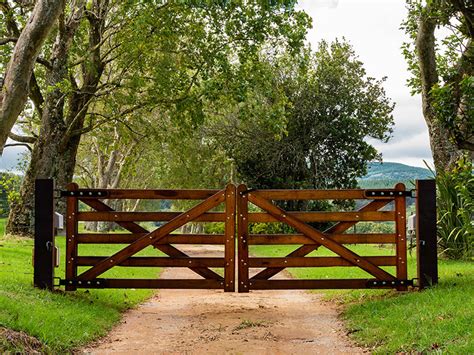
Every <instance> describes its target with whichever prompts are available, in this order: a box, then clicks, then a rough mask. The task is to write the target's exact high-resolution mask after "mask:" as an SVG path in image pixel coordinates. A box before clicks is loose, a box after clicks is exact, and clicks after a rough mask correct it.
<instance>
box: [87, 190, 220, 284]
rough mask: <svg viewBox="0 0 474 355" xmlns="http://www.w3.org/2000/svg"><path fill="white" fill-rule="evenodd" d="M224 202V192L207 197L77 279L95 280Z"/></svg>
mask: <svg viewBox="0 0 474 355" xmlns="http://www.w3.org/2000/svg"><path fill="white" fill-rule="evenodd" d="M224 200H225V190H221V191H219V192H217V193H216V194H214V195H212V196H211V197H209V198H208V199H206V200H204V201H202V202H201V203H199V204H197V205H196V206H194V207H193V208H191V209H190V210H188V211H186V212H183V213H181V214H180V215H179V216H177V217H175V218H173V219H172V220H170V221H169V222H168V223H166V224H164V225H162V226H161V227H159V228H157V229H156V230H154V231H152V232H150V233H148V234H146V235H144V236H143V237H141V238H139V239H137V240H136V241H135V242H133V243H131V244H130V245H128V246H127V247H125V248H124V249H122V250H120V251H119V252H117V253H115V254H114V255H112V256H110V257H108V258H106V259H103V260H102V261H100V262H99V263H97V264H96V265H94V266H93V267H91V268H90V269H89V270H87V271H85V272H84V273H82V274H81V275H79V276H78V279H79V280H90V279H94V278H96V277H97V276H99V275H101V274H102V273H104V272H105V271H107V270H109V269H111V268H112V267H114V266H116V265H118V264H119V263H121V262H122V261H124V260H125V259H127V258H129V257H130V256H132V255H134V254H136V253H138V252H139V251H141V250H143V249H145V248H146V247H147V246H149V245H153V244H155V243H156V242H158V241H159V240H160V239H162V238H164V237H166V236H167V235H168V234H170V233H171V232H173V231H174V230H176V229H177V228H180V227H181V226H183V225H184V224H186V223H188V222H190V221H192V220H194V219H196V218H197V217H199V216H200V215H202V214H203V213H205V212H206V211H208V210H210V209H212V208H214V207H216V206H218V205H219V204H221V203H222V202H224Z"/></svg>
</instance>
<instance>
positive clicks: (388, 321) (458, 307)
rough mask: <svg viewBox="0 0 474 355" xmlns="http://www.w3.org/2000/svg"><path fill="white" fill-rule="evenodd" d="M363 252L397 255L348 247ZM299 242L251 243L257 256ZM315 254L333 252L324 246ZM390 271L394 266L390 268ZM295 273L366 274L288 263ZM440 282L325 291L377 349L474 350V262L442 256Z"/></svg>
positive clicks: (358, 335)
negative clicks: (399, 288)
mask: <svg viewBox="0 0 474 355" xmlns="http://www.w3.org/2000/svg"><path fill="white" fill-rule="evenodd" d="M350 248H351V249H352V250H353V251H355V252H356V253H359V254H360V255H393V250H390V249H388V248H379V247H377V246H370V245H358V246H351V247H350ZM294 249H295V246H286V245H283V246H276V247H275V246H251V247H250V252H251V253H252V254H253V255H258V256H270V257H276V256H284V255H287V254H289V253H290V252H291V251H293V250H294ZM310 255H312V256H316V255H318V256H322V255H324V256H326V255H333V254H332V253H331V252H330V251H327V250H323V248H321V250H319V251H317V252H313V253H312V254H310ZM386 269H387V271H392V272H393V268H390V267H388V268H386ZM288 271H289V272H290V274H291V275H292V276H293V277H295V278H301V279H304V278H307V279H321V278H356V277H360V278H363V277H367V276H368V275H367V274H366V273H365V272H363V271H361V270H359V269H356V268H351V267H349V268H348V267H333V268H289V269H288ZM408 271H409V277H410V278H412V277H416V260H415V258H414V256H410V257H409V260H408ZM439 276H440V282H439V284H438V285H437V286H435V287H433V288H431V289H427V290H424V291H422V292H417V291H410V292H404V293H399V292H396V291H387V290H330V291H325V292H324V295H325V296H324V297H325V298H326V299H328V300H332V301H335V302H337V303H338V304H340V305H342V306H343V312H342V317H343V319H344V320H345V324H346V327H347V329H348V333H349V334H350V336H351V337H352V338H353V339H354V340H355V341H356V342H358V343H359V344H361V345H363V346H365V347H368V348H371V349H372V350H373V352H374V353H380V354H387V353H388V354H392V353H405V352H406V353H413V352H416V353H418V352H419V353H427V352H440V353H441V352H447V353H453V354H474V262H472V261H450V260H440V261H439Z"/></svg>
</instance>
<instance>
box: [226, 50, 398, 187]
mask: <svg viewBox="0 0 474 355" xmlns="http://www.w3.org/2000/svg"><path fill="white" fill-rule="evenodd" d="M276 67H277V70H279V71H280V72H281V73H280V77H279V78H276V79H275V80H276V82H275V83H274V84H273V85H278V86H280V87H282V88H283V90H284V92H285V93H286V96H287V98H288V105H287V109H286V112H287V124H286V128H285V130H286V133H284V134H282V135H280V136H277V135H275V131H274V130H273V129H269V127H268V125H266V124H260V123H255V121H245V122H242V121H234V127H233V128H232V129H233V130H234V132H235V134H236V135H237V136H238V137H239V140H237V141H235V144H230V145H227V149H228V150H229V154H230V155H231V156H232V157H233V158H234V161H235V164H236V166H237V171H238V173H239V175H240V176H241V179H243V180H244V181H245V182H246V183H248V184H249V186H251V187H255V188H353V187H355V186H357V180H356V178H357V177H359V176H361V175H363V174H364V173H365V172H366V167H367V162H368V161H370V160H373V159H376V158H378V153H377V150H376V149H375V148H374V147H373V146H372V145H371V144H370V143H369V142H368V141H367V139H368V138H375V139H379V140H382V141H386V140H387V139H388V138H389V137H390V133H391V125H392V123H393V122H392V121H393V119H392V115H391V112H392V109H393V104H392V103H391V102H390V100H389V99H388V98H387V97H386V96H385V92H384V89H383V87H382V80H380V81H379V80H375V79H373V78H370V77H367V76H366V72H365V70H364V68H363V64H362V63H361V62H360V61H359V60H358V59H357V56H356V55H355V53H354V51H353V49H352V48H351V46H350V45H349V44H348V43H347V42H345V41H335V42H333V43H331V44H328V43H327V42H325V41H323V42H321V43H320V45H319V47H318V49H317V51H315V52H314V53H308V54H307V55H306V56H305V57H303V58H302V59H301V61H300V62H295V61H294V60H286V61H283V62H282V63H278V62H277V63H276ZM230 122H232V121H230Z"/></svg>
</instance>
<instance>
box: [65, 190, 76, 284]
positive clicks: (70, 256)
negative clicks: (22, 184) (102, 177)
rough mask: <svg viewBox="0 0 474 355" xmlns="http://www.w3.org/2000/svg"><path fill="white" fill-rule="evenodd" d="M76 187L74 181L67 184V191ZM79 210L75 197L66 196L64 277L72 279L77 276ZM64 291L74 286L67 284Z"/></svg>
mask: <svg viewBox="0 0 474 355" xmlns="http://www.w3.org/2000/svg"><path fill="white" fill-rule="evenodd" d="M77 189H78V185H77V184H76V183H70V184H68V185H67V190H68V191H75V190H77ZM78 210H79V205H78V200H77V198H75V197H68V198H66V217H65V218H66V257H65V261H66V278H67V279H74V278H75V277H76V276H77V265H76V261H77V241H76V238H77V229H78V228H77V214H78ZM65 289H66V291H75V290H76V287H75V286H71V285H67V286H66V288H65Z"/></svg>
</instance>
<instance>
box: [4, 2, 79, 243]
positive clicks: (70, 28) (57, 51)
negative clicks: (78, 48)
mask: <svg viewBox="0 0 474 355" xmlns="http://www.w3.org/2000/svg"><path fill="white" fill-rule="evenodd" d="M80 11H81V10H80ZM80 11H79V12H74V13H73V14H72V15H71V17H70V18H69V19H68V21H67V23H61V24H60V26H59V27H60V29H59V31H58V36H57V38H56V41H55V43H54V46H53V51H52V56H51V57H52V60H51V63H52V68H51V70H50V71H49V73H48V86H49V87H53V88H54V89H52V90H51V91H50V92H49V94H48V95H47V96H46V100H45V103H44V109H43V115H42V117H41V128H40V132H39V135H38V139H37V141H36V144H35V145H34V147H33V150H32V153H31V159H30V163H29V165H28V169H27V171H26V174H25V178H24V179H23V183H22V185H21V189H20V199H19V202H17V203H16V204H14V205H13V206H12V209H11V210H10V215H9V218H8V224H7V227H6V231H7V233H9V234H15V235H24V236H32V235H33V233H34V210H33V208H34V184H35V180H36V179H37V178H55V179H56V187H57V188H64V187H65V184H66V183H68V182H70V181H71V180H72V176H73V173H74V166H75V155H76V153H77V146H78V144H79V140H80V136H79V137H71V138H70V139H68V140H67V141H65V136H66V132H67V131H68V129H67V128H68V126H67V124H66V121H65V120H64V106H65V95H64V93H63V92H62V91H61V89H60V88H59V87H58V85H57V84H59V83H61V82H62V81H63V80H66V79H67V78H68V67H67V63H68V57H69V55H68V54H69V49H70V46H71V42H72V38H73V36H74V33H75V31H76V29H77V27H78V25H79V21H80V17H81V13H80ZM61 21H64V16H62V17H61ZM77 100H78V98H77V97H76V95H74V94H73V95H72V97H71V98H70V99H69V100H68V106H69V109H70V111H69V116H70V115H72V114H74V113H73V112H72V111H71V109H73V108H74V107H78V105H77V103H76V102H75V101H77ZM58 202H59V204H58V206H57V207H58V212H59V213H63V214H64V202H63V201H61V199H58Z"/></svg>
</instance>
